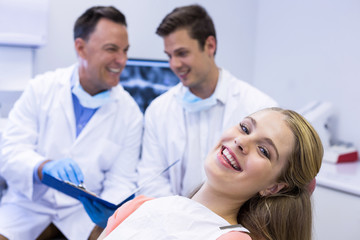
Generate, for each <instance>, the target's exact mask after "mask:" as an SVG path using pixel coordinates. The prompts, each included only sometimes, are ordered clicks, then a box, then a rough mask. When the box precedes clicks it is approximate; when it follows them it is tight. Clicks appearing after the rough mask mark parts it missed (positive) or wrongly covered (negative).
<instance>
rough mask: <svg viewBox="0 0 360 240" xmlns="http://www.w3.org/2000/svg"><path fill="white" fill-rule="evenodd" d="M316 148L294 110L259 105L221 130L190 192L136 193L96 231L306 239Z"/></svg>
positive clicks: (222, 239)
mask: <svg viewBox="0 0 360 240" xmlns="http://www.w3.org/2000/svg"><path fill="white" fill-rule="evenodd" d="M322 155H323V148H322V144H321V141H320V138H319V136H318V135H317V133H316V131H315V130H314V128H313V127H312V126H311V125H310V124H309V123H308V122H307V121H306V120H305V119H304V118H303V117H302V116H301V115H299V114H297V113H296V112H294V111H291V110H283V109H280V108H269V109H264V110H261V111H259V112H256V113H254V114H252V115H251V116H248V117H246V118H245V119H244V120H243V121H241V122H240V124H239V125H237V126H234V127H232V128H230V129H229V130H228V131H226V132H225V133H224V134H223V135H222V136H221V138H220V140H219V142H218V144H217V145H216V146H215V147H214V149H213V150H212V151H211V152H210V153H209V154H208V156H207V158H206V162H205V171H206V175H207V180H206V181H205V183H204V184H203V185H202V186H201V187H200V189H199V190H198V191H197V192H196V193H195V194H194V195H193V196H192V197H191V199H189V198H185V197H180V196H172V197H163V198H158V199H150V198H146V197H144V196H139V197H137V198H136V199H134V200H133V201H130V202H128V203H127V204H125V205H124V206H123V207H121V208H119V209H118V210H117V212H116V213H115V214H114V215H113V216H112V217H111V218H110V219H109V221H108V226H107V228H106V229H105V231H104V233H103V234H102V236H101V238H103V237H105V236H106V239H119V238H120V239H133V238H134V237H136V238H137V239H163V238H169V237H171V239H194V238H196V239H218V240H226V239H228V240H231V239H240V240H241V239H242V240H244V239H253V240H263V239H270V240H288V239H292V240H309V239H311V232H312V229H311V226H312V221H311V220H312V214H311V202H310V195H311V193H310V191H309V187H308V185H309V183H310V182H311V181H312V180H313V179H314V178H315V176H316V174H317V173H318V171H319V169H320V165H321V161H322ZM101 238H100V239H101Z"/></svg>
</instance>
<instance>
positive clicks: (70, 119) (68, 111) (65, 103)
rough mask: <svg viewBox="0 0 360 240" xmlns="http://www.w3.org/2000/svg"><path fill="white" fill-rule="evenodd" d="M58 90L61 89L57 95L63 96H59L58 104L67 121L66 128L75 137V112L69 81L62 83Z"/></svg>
mask: <svg viewBox="0 0 360 240" xmlns="http://www.w3.org/2000/svg"><path fill="white" fill-rule="evenodd" d="M59 91H61V93H60V94H59V96H64V97H63V98H60V101H59V104H60V105H61V109H62V110H63V111H64V115H65V118H66V121H67V123H68V126H69V128H68V129H70V132H71V136H72V138H73V139H75V133H76V131H75V113H74V105H73V101H72V96H71V91H70V83H67V84H64V85H63V87H62V88H61V89H60V90H59ZM64 131H65V130H64Z"/></svg>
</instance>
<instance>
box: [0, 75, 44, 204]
mask: <svg viewBox="0 0 360 240" xmlns="http://www.w3.org/2000/svg"><path fill="white" fill-rule="evenodd" d="M38 88H39V87H37V86H36V85H34V84H32V82H30V84H29V85H28V86H27V88H26V89H25V91H24V92H23V94H22V95H21V96H20V98H19V99H18V101H17V102H16V103H15V105H14V107H13V109H12V110H11V111H10V114H9V118H8V122H7V126H6V128H5V131H4V133H3V136H2V139H3V141H2V148H1V163H0V174H1V175H2V176H3V177H4V178H5V179H6V181H7V184H8V185H10V186H11V187H12V188H14V189H16V190H17V191H18V192H21V193H23V194H24V195H25V196H26V197H27V198H29V199H31V197H32V195H33V189H34V184H33V173H34V167H35V166H36V165H37V164H38V163H39V162H40V161H43V160H45V157H44V156H41V155H40V154H39V153H38V152H37V142H38V138H39V118H38V115H39V106H41V103H40V100H39V96H38V95H37V93H36V92H37V91H36V90H37V89H38ZM19 176H21V177H19Z"/></svg>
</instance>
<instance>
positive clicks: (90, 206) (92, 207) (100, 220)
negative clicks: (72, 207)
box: [79, 196, 116, 228]
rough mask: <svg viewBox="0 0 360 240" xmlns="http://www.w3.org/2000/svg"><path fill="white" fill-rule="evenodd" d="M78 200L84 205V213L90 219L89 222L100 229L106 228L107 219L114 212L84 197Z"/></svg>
mask: <svg viewBox="0 0 360 240" xmlns="http://www.w3.org/2000/svg"><path fill="white" fill-rule="evenodd" d="M79 200H80V202H81V203H82V204H83V205H84V208H85V211H86V212H87V214H88V215H89V217H90V218H91V221H93V222H94V223H95V224H96V225H98V226H99V227H102V228H105V227H106V224H107V221H108V218H109V217H110V216H111V215H113V214H114V212H115V210H116V209H112V208H109V207H106V206H104V205H102V204H101V203H99V202H96V201H92V200H90V199H89V198H87V197H84V196H81V197H79Z"/></svg>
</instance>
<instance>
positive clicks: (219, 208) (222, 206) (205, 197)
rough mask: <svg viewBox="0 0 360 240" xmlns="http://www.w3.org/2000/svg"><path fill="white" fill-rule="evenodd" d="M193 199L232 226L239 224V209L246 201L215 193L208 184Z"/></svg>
mask: <svg viewBox="0 0 360 240" xmlns="http://www.w3.org/2000/svg"><path fill="white" fill-rule="evenodd" d="M191 199H192V200H194V201H196V202H198V203H200V204H202V205H204V206H205V207H207V208H209V209H210V210H211V211H213V212H214V213H216V214H217V215H219V216H220V217H222V218H224V219H225V220H226V221H228V222H229V223H230V224H231V225H235V224H238V222H237V215H238V212H239V209H240V207H241V206H242V205H243V203H244V202H245V201H246V200H241V199H233V198H231V197H230V196H226V195H224V194H223V193H221V192H218V191H215V190H214V189H213V188H211V186H208V185H207V184H206V183H205V184H204V185H203V186H202V187H201V188H200V189H199V191H198V192H197V193H196V194H195V195H194V196H193V197H192V198H191Z"/></svg>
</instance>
